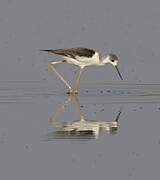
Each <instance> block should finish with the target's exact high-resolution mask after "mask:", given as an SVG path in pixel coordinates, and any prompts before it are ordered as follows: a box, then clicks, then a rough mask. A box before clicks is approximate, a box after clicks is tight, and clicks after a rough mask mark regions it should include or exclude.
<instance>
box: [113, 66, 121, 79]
mask: <svg viewBox="0 0 160 180" xmlns="http://www.w3.org/2000/svg"><path fill="white" fill-rule="evenodd" d="M115 68H116V70H117V72H118V75H119V77H120V78H121V80H123V78H122V75H121V73H120V71H119V69H118V67H117V66H115Z"/></svg>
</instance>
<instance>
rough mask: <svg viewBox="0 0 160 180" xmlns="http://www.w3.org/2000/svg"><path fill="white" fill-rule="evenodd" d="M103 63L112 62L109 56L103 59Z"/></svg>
mask: <svg viewBox="0 0 160 180" xmlns="http://www.w3.org/2000/svg"><path fill="white" fill-rule="evenodd" d="M102 63H103V64H107V63H110V60H109V57H108V55H106V56H103V57H102Z"/></svg>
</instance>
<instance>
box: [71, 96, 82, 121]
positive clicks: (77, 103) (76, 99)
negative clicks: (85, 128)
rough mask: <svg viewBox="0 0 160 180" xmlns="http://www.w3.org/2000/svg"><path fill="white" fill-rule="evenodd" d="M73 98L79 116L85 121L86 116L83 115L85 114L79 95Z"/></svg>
mask: <svg viewBox="0 0 160 180" xmlns="http://www.w3.org/2000/svg"><path fill="white" fill-rule="evenodd" d="M73 98H74V99H75V104H76V108H77V110H78V113H79V115H80V120H81V121H84V115H83V113H82V111H81V109H80V103H79V98H78V96H77V95H75V96H73Z"/></svg>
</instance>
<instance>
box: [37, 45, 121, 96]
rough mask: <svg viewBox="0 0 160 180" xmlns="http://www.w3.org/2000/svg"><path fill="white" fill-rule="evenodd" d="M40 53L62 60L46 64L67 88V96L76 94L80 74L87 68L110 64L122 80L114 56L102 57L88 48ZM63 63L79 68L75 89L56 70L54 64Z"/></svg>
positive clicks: (49, 50) (116, 59)
mask: <svg viewBox="0 0 160 180" xmlns="http://www.w3.org/2000/svg"><path fill="white" fill-rule="evenodd" d="M40 51H46V52H49V53H53V54H57V55H60V56H61V57H62V58H63V59H62V60H59V61H51V62H49V64H48V67H49V68H50V69H51V70H52V71H53V72H55V73H56V74H57V75H58V77H59V78H60V79H61V80H62V81H63V83H64V84H65V85H66V86H67V87H68V89H69V91H68V93H69V94H72V93H73V94H74V93H78V90H79V86H80V80H81V76H82V73H83V71H84V68H85V67H87V66H104V65H105V64H108V63H109V64H111V65H113V66H114V67H115V68H116V70H117V72H118V75H119V77H120V79H121V80H123V78H122V75H121V73H120V71H119V69H118V67H117V65H118V57H117V56H116V55H115V54H107V55H102V54H101V53H99V52H98V51H96V50H94V49H88V48H81V47H78V48H70V49H55V50H52V49H48V50H40ZM63 63H69V64H74V65H77V66H79V67H80V71H79V75H78V77H77V79H76V83H75V87H74V88H73V89H72V87H71V86H70V85H69V83H68V82H67V81H66V80H65V79H64V77H63V76H62V75H61V74H60V73H59V72H58V71H57V70H56V68H55V67H54V65H56V64H63Z"/></svg>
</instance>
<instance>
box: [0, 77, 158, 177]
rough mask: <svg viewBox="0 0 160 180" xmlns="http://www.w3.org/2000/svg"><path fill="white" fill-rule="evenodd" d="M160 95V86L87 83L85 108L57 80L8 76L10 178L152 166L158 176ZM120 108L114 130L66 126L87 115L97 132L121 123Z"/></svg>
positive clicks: (4, 128) (138, 170) (4, 144)
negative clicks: (80, 128) (52, 81)
mask: <svg viewBox="0 0 160 180" xmlns="http://www.w3.org/2000/svg"><path fill="white" fill-rule="evenodd" d="M159 92H160V85H159V84H130V83H119V84H114V83H108V84H107V83H98V82H97V83H96V82H95V83H91V84H89V83H87V84H85V83H82V84H81V90H80V93H79V95H78V99H79V110H80V111H79V110H78V109H77V108H76V104H75V102H74V100H72V99H71V100H69V96H68V95H67V94H66V92H65V89H62V88H61V87H58V86H57V85H56V84H55V85H54V86H53V85H52V84H50V83H46V82H39V81H12V82H11V81H1V82H0V117H1V121H0V155H1V170H3V172H5V171H8V170H6V169H9V172H8V175H6V177H10V175H11V174H12V173H14V172H17V173H18V174H16V175H14V176H15V177H23V175H25V176H26V177H27V178H29V177H33V176H35V177H36V178H37V177H40V176H42V175H43V176H51V175H52V176H53V177H54V176H56V177H61V178H65V177H76V175H77V174H79V176H81V177H84V178H85V177H86V175H87V174H88V177H89V178H91V177H92V178H93V179H94V178H95V177H96V178H98V177H97V173H98V174H99V175H100V174H103V176H106V177H107V176H110V177H111V178H113V177H114V178H115V177H117V176H120V177H124V178H127V177H134V176H140V174H143V175H144V174H145V173H146V172H145V171H146V169H149V170H150V171H151V172H154V173H157V174H158V165H159V150H160V134H159V126H160V121H159V117H160V95H159ZM120 109H121V115H120V117H119V119H118V124H117V126H116V127H114V129H112V130H113V131H110V130H107V131H106V130H105V129H104V128H102V127H101V128H99V130H100V131H99V132H98V135H97V136H95V134H94V133H93V131H91V130H88V131H87V130H86V129H85V131H81V132H78V133H76V131H75V130H72V131H70V132H69V131H65V130H64V127H70V126H69V125H73V123H74V122H79V120H80V114H79V113H80V112H81V113H83V115H84V118H85V120H86V121H87V122H93V123H94V127H95V128H96V129H97V127H99V124H100V123H101V124H104V123H110V122H113V121H114V120H115V118H116V116H117V113H118V112H119V110H120ZM51 121H53V122H51ZM95 123H96V125H95ZM97 124H98V125H97ZM87 127H88V126H87ZM107 127H108V126H107ZM15 164H16V166H15ZM21 164H23V166H22V165H21ZM153 165H156V167H157V168H153V167H152V166H153ZM17 168H18V169H17ZM26 169H27V170H26ZM79 169H81V170H82V171H83V172H85V175H84V174H81V173H80V172H79ZM27 171H29V173H28V172H27ZM41 171H43V172H44V174H43V173H41ZM59 171H61V172H62V174H61V175H59V173H57V172H59ZM113 171H114V173H111V172H113ZM67 172H70V173H71V172H72V175H71V174H67V175H66V173H67ZM121 173H122V174H121ZM94 176H95V177H94ZM40 178H41V177H40Z"/></svg>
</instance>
